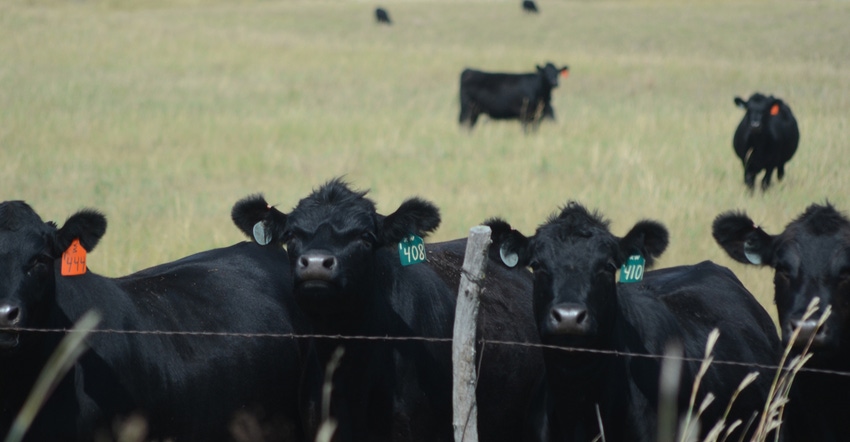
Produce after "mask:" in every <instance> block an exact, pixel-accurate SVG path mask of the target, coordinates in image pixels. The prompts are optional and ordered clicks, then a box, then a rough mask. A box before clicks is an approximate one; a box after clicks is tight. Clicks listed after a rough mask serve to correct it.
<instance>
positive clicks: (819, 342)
mask: <svg viewBox="0 0 850 442" xmlns="http://www.w3.org/2000/svg"><path fill="white" fill-rule="evenodd" d="M797 328H799V329H800V333H799V334H797V338H796V339H795V340H794V342H793V345H794V347H805V346H806V345H807V344H808V343H809V341H811V343H812V348H818V347H823V346H825V345H826V344H827V341H828V338H829V328H828V324H826V323H824V324H823V325H822V326H821V327H820V329H818V321H817V320H816V319H807V320H805V321H803V320H800V319H792V320H790V321H788V323H787V324H785V326H784V327H783V330H782V334H783V335H784V336H785V339H786V340H789V339H791V338H792V336H793V333H794V330H796V329H797Z"/></svg>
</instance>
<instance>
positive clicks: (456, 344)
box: [452, 226, 490, 442]
mask: <svg viewBox="0 0 850 442" xmlns="http://www.w3.org/2000/svg"><path fill="white" fill-rule="evenodd" d="M489 246H490V228H489V227H487V226H475V227H473V228H471V229H469V240H468V241H467V243H466V255H464V258H463V271H462V272H461V275H460V288H459V289H458V296H457V307H456V309H455V324H454V337H453V339H452V365H453V370H454V376H453V379H454V382H453V385H452V396H453V404H454V413H453V420H452V426H453V427H454V435H455V442H460V441H465V442H478V406H477V405H476V403H475V385H476V382H477V380H476V379H475V329H476V327H475V326H476V324H477V323H478V295H479V293H480V292H481V285H482V283H483V282H484V272H485V271H486V270H487V248H488V247H489Z"/></svg>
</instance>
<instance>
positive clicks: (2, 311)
mask: <svg viewBox="0 0 850 442" xmlns="http://www.w3.org/2000/svg"><path fill="white" fill-rule="evenodd" d="M21 317H22V314H21V308H20V307H18V306H17V305H15V304H12V303H3V304H0V329H3V328H16V327H19V326H20V323H21ZM19 342H20V335H19V333H18V332H17V331H12V330H0V350H9V349H12V348H15V347H17V346H18V343H19Z"/></svg>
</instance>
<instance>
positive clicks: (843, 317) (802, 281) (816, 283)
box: [712, 202, 850, 441]
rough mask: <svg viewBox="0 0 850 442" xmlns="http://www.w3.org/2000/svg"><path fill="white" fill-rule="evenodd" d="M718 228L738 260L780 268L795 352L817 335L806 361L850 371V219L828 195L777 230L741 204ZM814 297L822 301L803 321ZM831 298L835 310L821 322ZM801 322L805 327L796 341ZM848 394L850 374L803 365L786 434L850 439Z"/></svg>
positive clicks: (784, 326)
mask: <svg viewBox="0 0 850 442" xmlns="http://www.w3.org/2000/svg"><path fill="white" fill-rule="evenodd" d="M712 233H713V234H714V238H715V240H717V243H718V244H720V246H721V247H722V248H723V249H724V250H725V251H726V253H728V254H729V256H731V257H732V258H733V259H735V260H736V261H739V262H742V263H745V264H753V262H751V261H750V260H748V259H747V258H746V255H745V252H747V253H749V254H750V255H752V254H756V255H757V256H758V257H759V258H760V260H761V261H762V262H761V263H757V264H762V265H768V266H771V267H773V268H774V269H775V272H774V277H773V284H774V302H775V303H776V310H777V312H778V316H779V325H780V329H781V331H782V338H783V342H784V343H785V344H786V345H787V344H789V343H790V344H792V345H793V351H792V354H791V357H794V356H796V355H798V354H799V353H800V352H801V351H802V348H804V347H805V346H806V345H808V344H809V342H812V347H811V353H812V358H811V360H809V362H807V363H806V365H805V368H815V369H822V370H828V371H839V372H848V371H850V344H848V343H850V307H848V306H850V270H848V269H850V220H848V219H847V217H846V216H845V215H844V214H842V213H841V212H839V211H838V210H836V209H835V207H833V206H832V205H831V204H829V203H828V202H827V203H826V204H812V205H810V206H809V207H808V208H806V210H805V211H804V212H803V213H802V214H801V215H800V216H798V217H797V218H795V219H794V220H793V221H791V222H790V223H789V224H788V225H787V226H786V227H785V230H784V231H783V232H782V233H779V234H777V235H769V234H767V233H765V232H764V231H763V230H761V229H760V228H757V227H755V226H754V223H753V222H752V221H751V220H750V219H749V217H747V216H746V214H744V213H741V212H726V213H723V214H720V215H718V216H717V218H716V219H715V221H714V227H713V232H712ZM815 297H817V298H819V301H820V302H819V308H818V310H817V311H816V312H815V314H814V316H813V317H812V318H811V319H809V320H807V321H803V320H802V317H803V313H804V312H805V311H806V310H807V308H808V306H809V304H810V303H811V302H812V299H813V298H815ZM827 306H829V307H830V308H831V309H832V313H831V315H830V316H829V318H828V319H827V320H826V322H825V323H824V325H823V326H822V327H821V328H820V329H817V328H816V321H817V320H818V318H820V317H821V316H822V315H823V313H824V311H825V309H826V308H827ZM798 327H799V328H800V330H801V331H800V333H799V334H798V335H797V338H796V340H795V341H793V342H792V338H793V337H794V330H795V329H796V328H798ZM849 397H850V380H848V379H847V378H846V377H845V376H833V375H830V374H827V373H805V372H801V373H799V374H798V375H797V377H796V378H795V379H794V383H793V384H792V385H791V394H790V402H789V404H788V405H787V407H786V411H785V416H786V422H787V425H786V426H787V429H788V436H789V437H788V439H787V440H791V441H809V440H818V441H843V440H850V427H848V426H847V422H846V420H847V416H849V415H850V401H848V398H849Z"/></svg>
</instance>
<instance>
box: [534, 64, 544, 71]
mask: <svg viewBox="0 0 850 442" xmlns="http://www.w3.org/2000/svg"><path fill="white" fill-rule="evenodd" d="M534 67H536V68H537V72H543V68H542V67H540V65H539V64H536V65H534Z"/></svg>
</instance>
